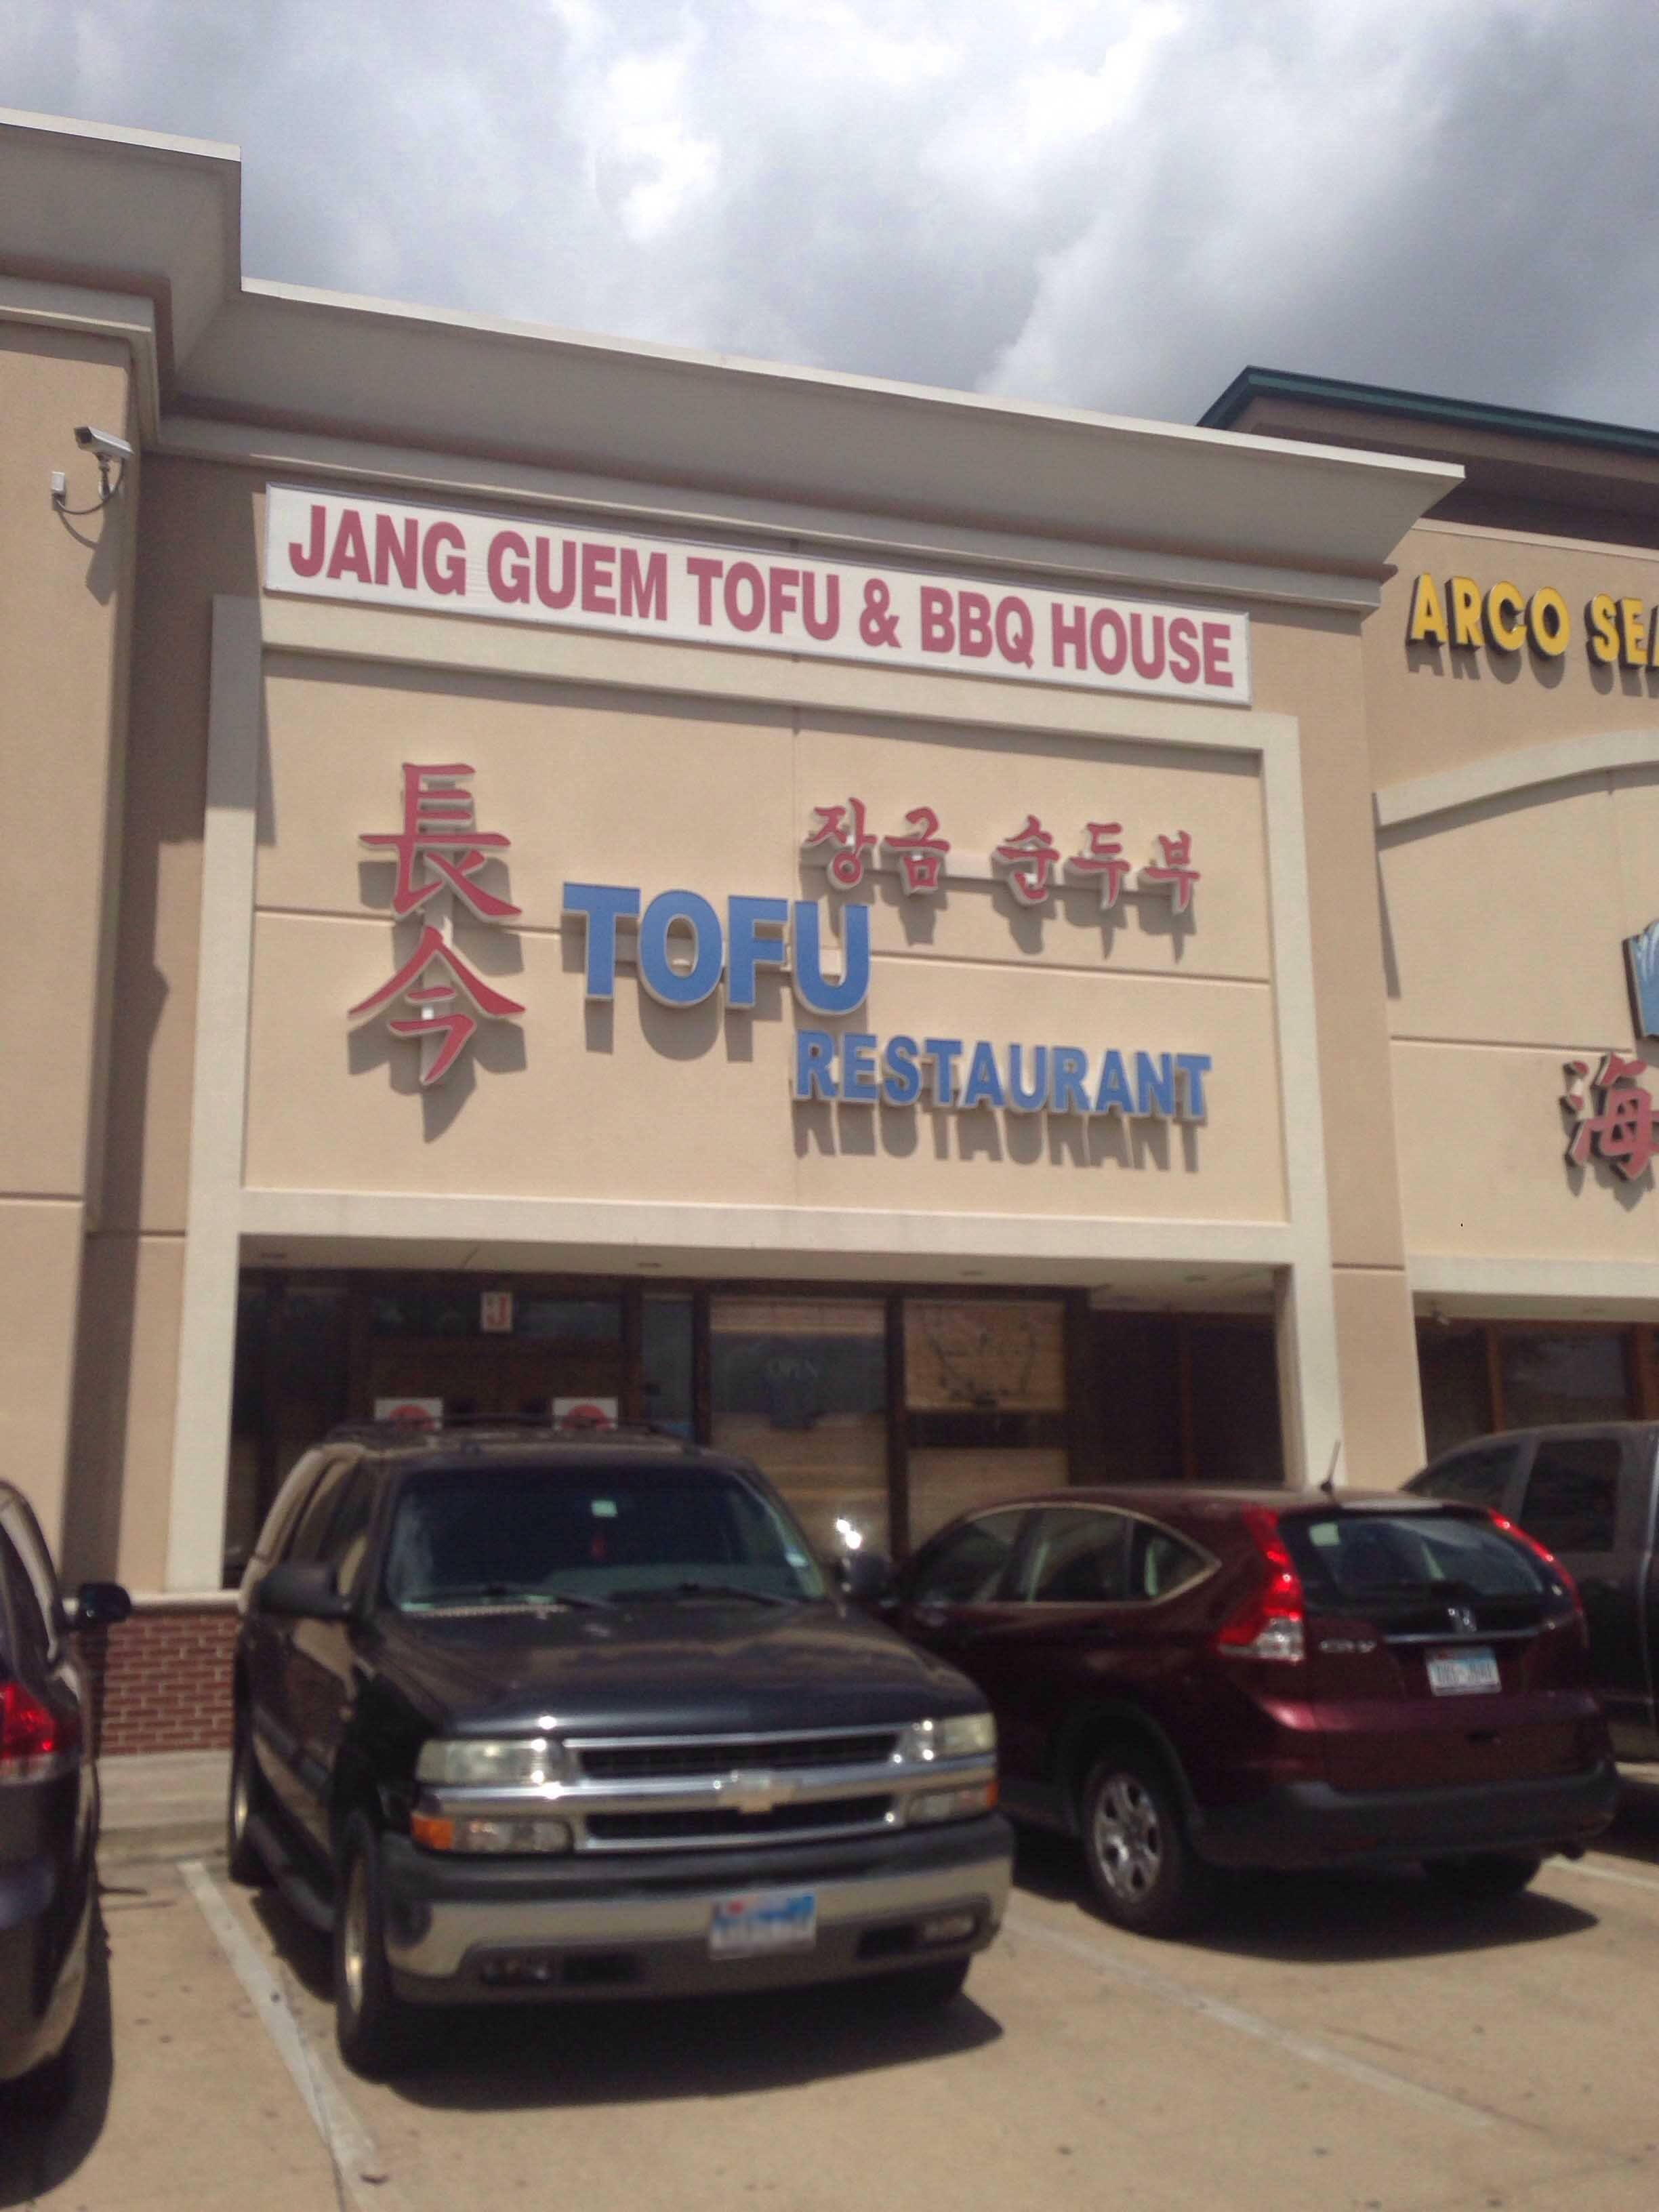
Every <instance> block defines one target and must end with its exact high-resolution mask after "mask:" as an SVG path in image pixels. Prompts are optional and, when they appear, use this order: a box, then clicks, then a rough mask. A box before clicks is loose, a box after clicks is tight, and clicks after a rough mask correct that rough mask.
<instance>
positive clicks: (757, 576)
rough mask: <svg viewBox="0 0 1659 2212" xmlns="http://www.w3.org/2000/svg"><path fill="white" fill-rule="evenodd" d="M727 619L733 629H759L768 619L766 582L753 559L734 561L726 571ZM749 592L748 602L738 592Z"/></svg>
mask: <svg viewBox="0 0 1659 2212" xmlns="http://www.w3.org/2000/svg"><path fill="white" fill-rule="evenodd" d="M724 590H725V599H726V620H727V622H729V623H731V625H732V629H744V630H748V629H759V628H760V626H761V624H762V623H763V622H764V621H765V619H766V583H765V580H764V579H763V576H762V574H761V572H760V570H759V569H758V568H757V567H756V566H755V564H754V562H752V561H734V562H732V566H731V567H730V568H728V569H727V570H726V584H725V587H724ZM739 592H744V593H746V594H747V604H746V605H745V604H743V603H741V602H740V601H739V599H738V593H739Z"/></svg>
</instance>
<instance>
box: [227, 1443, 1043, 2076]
mask: <svg viewBox="0 0 1659 2212" xmlns="http://www.w3.org/2000/svg"><path fill="white" fill-rule="evenodd" d="M241 1605H242V1621H241V1628H240V1636H239V1638H238V1643H237V1650H236V1666H235V1687H236V1736H235V1755H234V1764H233V1769H232V1782H231V1799H230V1815H229V1846H230V1858H231V1867H232V1871H233V1873H234V1875H236V1876H237V1877H238V1878H239V1879H242V1880H254V1879H258V1877H259V1875H261V1874H262V1873H264V1872H266V1871H268V1872H269V1874H270V1875H272V1876H273V1877H274V1878H275V1879H276V1881H277V1882H278V1884H279V1885H280V1887H281V1888H282V1890H283V1893H284V1895H285V1896H286V1897H287V1898H288V1899H289V1902H290V1903H291V1904H292V1905H295V1908H296V1909H297V1910H298V1911H300V1912H301V1914H302V1915H303V1916H304V1917H306V1918H307V1919H308V1920H310V1921H311V1922H313V1923H314V1924H315V1925H317V1926H319V1927H320V1928H325V1929H332V1932H333V1939H334V1958H335V1997H336V2015H337V2030H338V2034H339V2040H340V2045H341V2049H342V2051H343V2053H344V2055H345V2057H346V2058H347V2059H348V2061H349V2063H352V2064H353V2065H356V2066H357V2067H359V2068H360V2069H365V2070H384V2069H386V2068H388V2067H390V2066H392V2064H394V2063H396V2062H397V2061H398V2059H399V2058H400V2057H403V2056H404V2053H405V2052H406V2051H408V2049H409V2048H410V2042H411V2029H412V2027H413V2023H414V2021H415V2019H416V2008H417V2007H419V2006H421V2005H424V2004H433V2003H453V2002H476V2001H479V2000H513V1999H526V1998H540V1999H547V1998H566V1999H570V1998H583V1997H613V1996H627V1995H630V1994H632V1995H640V1996H649V1995H656V1994H664V1993H669V1992H675V1993H680V1992H708V1991H730V1990H747V1989H754V1988H757V1987H773V1986H777V1985H780V1984H795V1983H809V1982H822V1981H829V1980H836V1979H840V1978H848V1977H855V1976H880V1977H883V1978H884V1982H883V1986H884V1989H885V1990H887V1991H888V1992H889V1993H890V1996H892V1997H893V1998H895V1999H896V2000H898V1999H902V2000H905V2001H908V2002H927V2003H938V2002H945V2001H946V2000H948V1999H949V1998H950V1997H951V1996H954V1994H955V1993H956V1991H957V1990H959V1989H960V1988H961V1986H962V1983H963V1977H964V1975H965V1974H966V1972H967V1968H968V1960H969V1957H970V1955H971V1954H973V1953H974V1952H975V1951H977V1950H980V1949H982V1948H983V1947H984V1946H985V1945H986V1944H987V1943H988V1942H990V1941H991V1939H992V1936H994V1934H995V1932H996V1929H997V1926H998V1923H999V1922H1000V1919H1001V1917H1002V1910H1003V1905H1004V1903H1005V1901H1006V1896H1007V1891H1008V1881H1009V1868H1010V1860H1011V1856H1012V1837H1011V1832H1010V1831H1009V1829H1008V1827H1007V1826H1006V1823H1005V1822H1004V1821H1003V1820H1001V1819H1000V1817H998V1815H997V1814H995V1813H994V1810H993V1808H994V1805H995V1802H996V1776H995V1730H994V1724H993V1723H992V1721H991V1718H990V1716H989V1715H988V1714H987V1712H986V1711H985V1708H984V1701H983V1699H981V1697H980V1696H979V1695H978V1693H977V1692H975V1689H974V1688H973V1686H972V1685H971V1684H970V1683H969V1682H968V1681H967V1680H964V1679H963V1676H962V1675H961V1674H958V1673H957V1671H956V1669H955V1668H951V1667H950V1666H947V1665H945V1664H944V1663H943V1662H940V1661H939V1660H936V1659H933V1658H931V1657H929V1656H926V1655H925V1654H923V1653H921V1652H919V1651H916V1650H914V1649H912V1648H910V1647H908V1645H906V1644H903V1643H902V1642H901V1641H900V1639H899V1638H897V1637H896V1636H894V1635H893V1634H892V1633H891V1632H890V1631H889V1630H887V1629H886V1628H884V1627H882V1626H879V1625H878V1624H877V1623H875V1622H873V1621H871V1620H867V1619H866V1618H865V1617H863V1616H862V1615H861V1614H860V1613H859V1612H858V1611H857V1610H856V1609H855V1608H854V1607H853V1606H852V1605H851V1604H850V1603H849V1602H848V1597H847V1595H845V1594H844V1593H843V1591H842V1589H841V1587H839V1585H838V1583H836V1582H832V1581H831V1580H829V1579H827V1578H826V1577H825V1575H824V1573H823V1571H822V1570H821V1569H820V1567H819V1566H818V1565H817V1563H816V1562H815V1561H814V1560H813V1559H812V1557H811V1553H810V1551H809V1548H808V1546H807V1543H806V1541H805V1537H804V1536H803V1535H802V1534H801V1533H800V1530H799V1528H798V1527H797V1525H796V1524H795V1522H793V1520H792V1519H791V1518H790V1516H789V1515H788V1513H787V1510H785V1508H784V1507H783V1505H782V1504H781V1501H780V1500H779V1498H777V1496H776V1495H775V1492H773V1491H772V1490H771V1488H770V1487H769V1485H768V1484H767V1482H766V1481H765V1480H764V1478H763V1476H762V1475H761V1474H759V1473H758V1472H757V1469H756V1468H753V1467H752V1466H750V1464H749V1463H748V1462H744V1461H742V1460H738V1459H732V1458H727V1457H724V1456H722V1455H719V1454H716V1453H713V1452H708V1451H702V1450H699V1449H696V1448H694V1447H692V1446H690V1445H688V1444H684V1443H679V1442H678V1441H677V1440H674V1439H672V1438H665V1437H659V1436H656V1435H653V1434H651V1433H648V1432H639V1433H635V1434H629V1433H625V1432H624V1433H614V1434H607V1435H601V1436H596V1435H594V1434H592V1432H587V1433H584V1434H580V1435H571V1434H569V1433H568V1432H563V1431H522V1430H515V1431H501V1430H492V1431H483V1430H480V1431H473V1432H471V1433H468V1432H464V1431H425V1432H422V1431H413V1430H410V1429H408V1428H403V1429H365V1430H361V1431H340V1432H337V1433H336V1435H335V1436H334V1437H331V1439H330V1440H329V1441H328V1442H327V1443H325V1444H324V1445H322V1446H320V1447H319V1449H316V1450H314V1451H312V1452H310V1453H308V1454H307V1455H306V1457H305V1458H304V1459H302V1460H301V1462H300V1464H299V1465H298V1466H297V1467H296V1468H295V1470H294V1473H293V1474H292V1475H291V1476H290V1477H289V1480H288V1482H287V1483H286V1485H285V1486H284V1487H283V1492H282V1495H281V1496H280V1497H279V1498H278V1499H277V1501H276V1505H275V1506H274V1507H273V1509H272V1510H271V1513H270V1518H269V1520H268V1522H267V1523H266V1525H265V1528H264V1531H263V1532H262V1534H261V1535H260V1539H259V1544H258V1550H257V1552H256V1553H255V1554H254V1557H253V1559H252V1561H251V1562H250V1564H249V1566H248V1570H247V1573H246V1577H245V1578H244V1581H243V1584H242V1597H241Z"/></svg>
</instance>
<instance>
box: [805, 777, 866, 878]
mask: <svg viewBox="0 0 1659 2212" xmlns="http://www.w3.org/2000/svg"><path fill="white" fill-rule="evenodd" d="M812 811H813V813H814V814H816V815H817V817H818V826H817V829H813V830H811V831H809V832H808V834H807V835H806V836H805V837H803V838H802V839H801V841H800V848H801V850H802V852H803V853H811V852H812V851H814V850H816V848H817V847H818V846H820V845H833V846H835V848H836V850H835V852H834V853H832V854H830V856H829V880H830V882H831V883H832V884H839V886H840V887H841V889H842V890H844V891H850V890H856V889H857V888H858V886H859V885H860V884H861V883H862V882H863V881H864V871H865V868H866V866H867V864H868V863H867V856H868V854H870V853H871V852H872V851H873V850H874V848H875V842H876V840H875V834H874V832H873V831H872V830H868V829H866V828H865V826H864V801H863V800H862V799H848V802H847V804H846V805H845V806H815V807H814V808H813V809H812Z"/></svg>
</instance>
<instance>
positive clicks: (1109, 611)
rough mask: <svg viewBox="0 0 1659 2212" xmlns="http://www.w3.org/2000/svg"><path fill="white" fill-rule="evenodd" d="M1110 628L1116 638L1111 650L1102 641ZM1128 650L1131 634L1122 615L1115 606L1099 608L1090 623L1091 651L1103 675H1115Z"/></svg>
mask: <svg viewBox="0 0 1659 2212" xmlns="http://www.w3.org/2000/svg"><path fill="white" fill-rule="evenodd" d="M1108 629H1110V630H1111V632H1112V634H1113V637H1114V640H1115V642H1114V643H1113V646H1112V647H1111V650H1110V651H1109V652H1108V650H1107V648H1106V647H1105V646H1104V644H1103V642H1102V641H1103V638H1104V637H1105V635H1106V632H1107V630H1108ZM1128 650H1129V634H1128V632H1127V629H1125V628H1124V625H1123V617H1122V616H1121V614H1119V612H1118V611H1117V609H1116V608H1115V607H1101V608H1098V609H1097V611H1096V613H1095V617H1094V620H1093V621H1092V622H1091V623H1090V624H1089V652H1090V654H1091V658H1092V659H1093V661H1094V664H1095V666H1096V667H1097V669H1098V670H1099V671H1100V672H1101V674H1102V675H1103V676H1115V675H1116V674H1117V672H1118V671H1119V669H1121V667H1122V665H1123V663H1124V659H1125V658H1126V657H1127V653H1128Z"/></svg>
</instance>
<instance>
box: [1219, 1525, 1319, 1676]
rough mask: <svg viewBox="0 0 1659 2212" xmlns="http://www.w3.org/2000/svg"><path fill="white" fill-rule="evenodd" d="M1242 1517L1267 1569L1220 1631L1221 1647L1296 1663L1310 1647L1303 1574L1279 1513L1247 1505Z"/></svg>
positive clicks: (1237, 1655) (1231, 1652)
mask: <svg viewBox="0 0 1659 2212" xmlns="http://www.w3.org/2000/svg"><path fill="white" fill-rule="evenodd" d="M1243 1520H1244V1524H1245V1526H1246V1527H1247V1528H1249V1532H1250V1540H1251V1541H1252V1542H1253V1543H1254V1544H1255V1548H1256V1551H1257V1553H1259V1554H1260V1556H1261V1564H1262V1566H1263V1567H1264V1569H1265V1570H1266V1572H1265V1576H1264V1578H1263V1579H1262V1581H1261V1582H1260V1583H1258V1584H1257V1585H1256V1587H1255V1589H1253V1590H1252V1591H1251V1592H1250V1594H1249V1596H1248V1597H1247V1598H1246V1599H1245V1600H1244V1601H1243V1604H1242V1605H1241V1606H1240V1607H1238V1610H1237V1612H1236V1613H1234V1614H1233V1615H1232V1617H1231V1620H1227V1621H1225V1623H1224V1624H1223V1626H1221V1627H1220V1628H1219V1629H1218V1631H1217V1632H1216V1638H1215V1644H1216V1649H1217V1650H1218V1651H1225V1652H1226V1653H1228V1654H1229V1655H1230V1656H1231V1657H1233V1658H1235V1659H1273V1660H1279V1661H1284V1662H1290V1663H1291V1664H1292V1665H1293V1664H1295V1662H1297V1661H1298V1660H1301V1659H1304V1658H1306V1656H1307V1650H1308V1646H1307V1631H1306V1626H1305V1623H1306V1618H1307V1611H1306V1607H1305V1606H1304V1602H1303V1595H1302V1577H1301V1576H1300V1575H1298V1574H1297V1571H1296V1568H1295V1566H1294V1565H1292V1563H1291V1555H1290V1553H1288V1552H1287V1551H1286V1550H1285V1540H1284V1538H1283V1537H1282V1536H1281V1535H1280V1534H1279V1516H1278V1515H1277V1514H1276V1513H1274V1512H1273V1511H1271V1510H1269V1508H1268V1507H1267V1506H1265V1505H1247V1506H1245V1507H1244V1509H1243Z"/></svg>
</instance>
